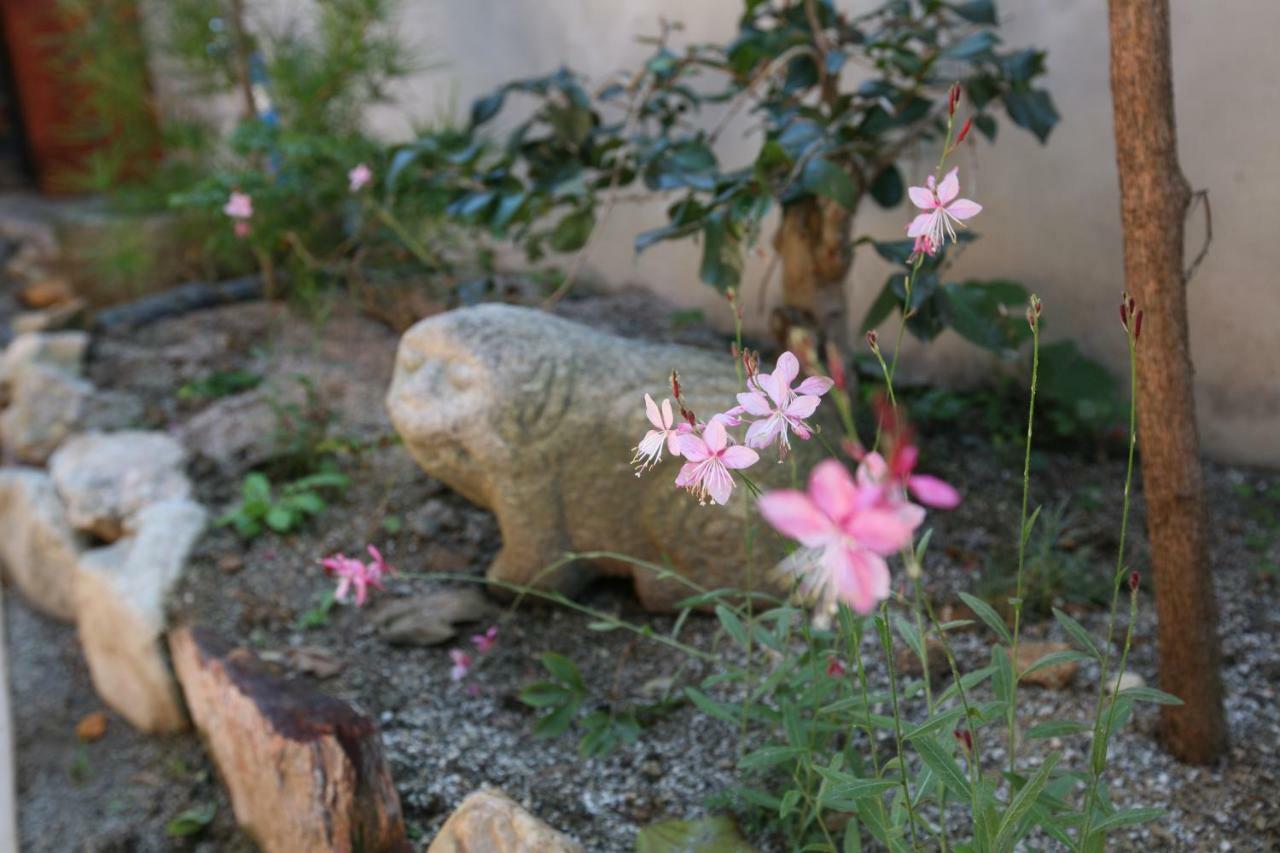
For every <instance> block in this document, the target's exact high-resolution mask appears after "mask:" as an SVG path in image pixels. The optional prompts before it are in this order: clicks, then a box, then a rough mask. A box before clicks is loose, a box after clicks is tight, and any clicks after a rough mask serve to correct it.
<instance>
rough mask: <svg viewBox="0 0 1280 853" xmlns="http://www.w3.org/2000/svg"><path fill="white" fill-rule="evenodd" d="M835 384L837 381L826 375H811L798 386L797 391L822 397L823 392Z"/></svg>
mask: <svg viewBox="0 0 1280 853" xmlns="http://www.w3.org/2000/svg"><path fill="white" fill-rule="evenodd" d="M835 384H836V383H835V382H833V381H832V380H831V379H829V378H828V377H826V376H810V377H809V378H808V379H806V380H805V381H803V382H801V383H800V384H799V385H798V386H797V387H796V393H797V394H801V395H810V396H814V397H821V396H822V395H823V394H825V393H827V392H828V391H830V390H831V386H833V385H835Z"/></svg>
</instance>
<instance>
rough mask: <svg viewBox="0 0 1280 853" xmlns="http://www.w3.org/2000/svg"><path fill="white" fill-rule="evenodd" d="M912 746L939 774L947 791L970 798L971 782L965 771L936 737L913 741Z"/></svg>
mask: <svg viewBox="0 0 1280 853" xmlns="http://www.w3.org/2000/svg"><path fill="white" fill-rule="evenodd" d="M912 744H913V745H914V746H915V748H916V752H918V753H920V757H921V758H922V759H924V762H925V763H926V764H928V765H929V766H930V767H932V768H933V772H934V773H937V774H938V778H939V779H941V780H942V784H943V785H945V786H946V787H947V790H949V791H951V792H952V793H954V794H957V795H958V796H960V797H961V798H963V799H966V800H967V799H968V798H969V794H970V791H969V780H968V779H966V778H965V775H964V771H962V770H961V769H960V765H958V764H956V760H955V759H954V758H953V757H952V756H951V752H950V751H949V750H948V749H946V748H944V747H943V746H942V744H941V743H939V742H938V739H937V738H936V737H923V738H918V739H916V740H914V741H912Z"/></svg>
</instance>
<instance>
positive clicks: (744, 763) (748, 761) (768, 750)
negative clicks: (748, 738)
mask: <svg viewBox="0 0 1280 853" xmlns="http://www.w3.org/2000/svg"><path fill="white" fill-rule="evenodd" d="M805 752H807V750H806V749H805V748H804V747H802V746H766V747H762V748H760V749H757V750H756V751H755V752H749V753H747V754H746V755H744V756H742V758H741V760H739V761H738V769H740V770H761V769H763V768H765V767H773V766H774V765H775V764H781V763H782V762H784V761H791V760H792V759H795V758H799V757H800V756H802V755H804V754H805Z"/></svg>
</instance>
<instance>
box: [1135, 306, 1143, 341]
mask: <svg viewBox="0 0 1280 853" xmlns="http://www.w3.org/2000/svg"><path fill="white" fill-rule="evenodd" d="M1141 336H1142V312H1141V311H1139V312H1138V315H1137V316H1136V317H1134V318H1133V339H1134V340H1135V341H1136V340H1138V338H1140V337H1141Z"/></svg>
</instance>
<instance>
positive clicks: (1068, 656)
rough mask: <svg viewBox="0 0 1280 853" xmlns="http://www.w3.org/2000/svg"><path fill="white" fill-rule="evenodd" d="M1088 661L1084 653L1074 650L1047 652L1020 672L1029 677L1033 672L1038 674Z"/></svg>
mask: <svg viewBox="0 0 1280 853" xmlns="http://www.w3.org/2000/svg"><path fill="white" fill-rule="evenodd" d="M1086 660H1089V656H1088V655H1086V654H1085V653H1084V652H1077V651H1075V650H1074V649H1068V650H1065V651H1060V652H1049V654H1047V655H1045V656H1044V657H1042V658H1039V659H1038V660H1037V661H1036V662H1035V663H1033V664H1031V666H1029V667H1027V668H1026V669H1024V670H1023V671H1022V675H1024V676H1025V675H1030V674H1031V673H1033V672H1039V671H1040V670H1042V669H1047V668H1049V667H1051V666H1059V665H1061V664H1064V663H1079V662H1080V661H1086Z"/></svg>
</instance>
